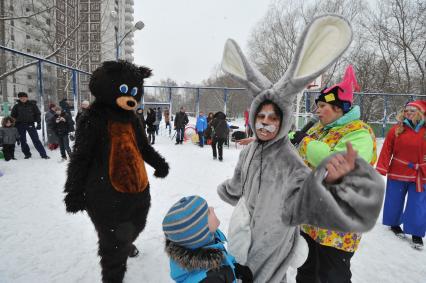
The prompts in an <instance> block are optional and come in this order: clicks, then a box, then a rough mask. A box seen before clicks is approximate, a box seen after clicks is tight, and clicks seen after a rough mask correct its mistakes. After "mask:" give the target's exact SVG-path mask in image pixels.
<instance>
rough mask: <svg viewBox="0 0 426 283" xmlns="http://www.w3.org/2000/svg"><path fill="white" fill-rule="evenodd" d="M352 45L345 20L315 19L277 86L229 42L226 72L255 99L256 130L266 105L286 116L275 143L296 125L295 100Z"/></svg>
mask: <svg viewBox="0 0 426 283" xmlns="http://www.w3.org/2000/svg"><path fill="white" fill-rule="evenodd" d="M351 41H352V29H351V26H350V24H349V22H348V21H347V20H346V19H344V18H343V17H341V16H339V15H323V16H320V17H317V18H315V19H314V20H313V21H312V22H311V23H310V24H309V25H308V26H307V27H306V28H305V30H304V31H303V33H302V34H301V36H300V39H299V42H298V44H297V47H296V50H295V53H294V55H293V59H292V61H291V63H290V65H289V67H288V69H287V70H286V72H285V74H284V76H283V77H282V78H281V79H280V80H279V81H278V82H276V83H275V84H273V83H272V82H271V81H270V80H269V79H268V78H266V77H265V76H264V75H263V74H262V73H261V72H259V71H258V70H257V69H256V68H254V67H253V66H252V65H251V64H250V63H249V61H248V60H247V59H246V57H245V56H244V54H243V52H242V51H241V49H240V47H239V46H238V45H237V43H236V42H235V41H233V40H232V39H229V40H228V41H227V42H226V44H225V50H224V52H223V60H222V69H223V70H224V71H225V72H226V73H228V74H229V75H231V76H232V77H233V78H234V79H236V80H237V81H239V82H240V83H242V84H244V85H245V86H246V87H247V88H248V90H249V92H250V93H251V94H252V95H253V97H254V99H253V102H252V104H251V106H250V114H249V121H250V124H251V126H252V129H254V125H255V120H256V117H255V115H256V110H257V108H258V107H259V105H260V104H261V103H262V102H263V101H265V100H271V101H272V102H274V103H275V104H276V105H277V106H278V107H279V108H280V109H281V111H282V112H283V120H282V122H281V128H280V131H279V133H278V135H277V136H276V137H275V139H274V140H275V141H276V140H279V139H282V138H283V137H285V136H287V134H288V132H289V130H290V128H291V124H292V116H293V113H292V112H293V102H294V98H295V97H296V96H297V94H299V93H300V92H301V91H302V90H303V89H304V88H305V86H307V85H308V84H309V83H310V82H312V81H313V80H314V79H315V78H317V77H318V76H320V75H321V74H322V73H324V72H325V70H326V69H327V68H329V67H330V66H331V65H332V64H333V63H335V62H336V61H337V60H338V59H339V58H340V56H341V55H342V54H343V53H344V51H345V50H346V49H347V48H348V47H349V45H350V43H351ZM254 134H255V135H256V131H254Z"/></svg>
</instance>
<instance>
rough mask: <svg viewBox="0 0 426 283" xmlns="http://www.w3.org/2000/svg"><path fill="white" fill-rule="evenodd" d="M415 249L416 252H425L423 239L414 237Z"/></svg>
mask: <svg viewBox="0 0 426 283" xmlns="http://www.w3.org/2000/svg"><path fill="white" fill-rule="evenodd" d="M412 239H413V248H415V249H416V250H423V239H422V238H421V237H418V236H413V237H412Z"/></svg>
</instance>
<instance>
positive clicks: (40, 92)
mask: <svg viewBox="0 0 426 283" xmlns="http://www.w3.org/2000/svg"><path fill="white" fill-rule="evenodd" d="M37 81H38V95H39V97H40V112H41V121H40V122H41V137H42V140H43V144H46V138H45V134H44V132H45V125H44V98H43V73H42V69H41V61H38V62H37Z"/></svg>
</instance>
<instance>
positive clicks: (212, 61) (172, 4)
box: [134, 0, 270, 85]
mask: <svg viewBox="0 0 426 283" xmlns="http://www.w3.org/2000/svg"><path fill="white" fill-rule="evenodd" d="M269 2H270V1H269V0H214V1H212V0H136V1H135V5H134V9H135V13H134V17H135V22H136V21H140V20H141V21H143V22H144V23H145V28H144V29H143V30H139V31H136V32H135V38H134V39H135V45H134V49H135V53H134V57H135V63H136V64H139V65H145V66H147V67H150V68H152V69H153V73H154V76H153V77H152V79H150V80H149V81H148V82H147V83H148V84H151V83H153V82H158V81H160V80H161V79H166V78H171V79H173V80H175V81H176V82H177V83H178V85H182V84H183V83H184V82H186V81H189V82H191V83H194V84H199V83H201V81H202V80H204V79H207V78H208V77H209V76H210V75H211V74H212V73H213V71H214V69H215V67H216V66H218V65H219V64H220V61H221V59H222V51H223V46H224V44H225V41H226V39H227V38H233V39H235V40H236V41H237V42H238V43H239V45H240V46H241V47H242V48H243V50H247V48H246V45H247V39H248V37H249V35H250V32H251V30H252V29H253V28H254V27H255V25H256V24H257V23H258V22H259V21H260V20H261V19H262V17H263V16H264V15H265V13H266V11H267V9H268V5H269Z"/></svg>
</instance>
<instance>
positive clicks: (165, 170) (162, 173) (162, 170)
mask: <svg viewBox="0 0 426 283" xmlns="http://www.w3.org/2000/svg"><path fill="white" fill-rule="evenodd" d="M168 174H169V164H168V163H167V162H164V163H163V164H161V165H160V166H159V167H157V168H156V169H155V172H154V176H155V177H157V178H165V177H166V176H167V175H168Z"/></svg>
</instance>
